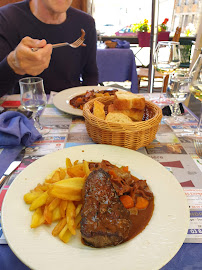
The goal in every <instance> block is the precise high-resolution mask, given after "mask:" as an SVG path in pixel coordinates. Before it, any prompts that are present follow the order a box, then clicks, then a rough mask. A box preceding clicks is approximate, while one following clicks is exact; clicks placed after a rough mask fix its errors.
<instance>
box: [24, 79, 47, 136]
mask: <svg viewBox="0 0 202 270" xmlns="http://www.w3.org/2000/svg"><path fill="white" fill-rule="evenodd" d="M19 84H20V98H21V104H22V106H23V107H24V109H25V110H27V111H32V112H33V115H32V117H33V119H34V126H35V128H36V129H37V130H38V131H39V133H41V134H46V133H48V130H47V129H44V128H43V127H42V125H41V123H40V121H39V116H40V113H41V111H42V110H43V109H44V107H45V105H46V103H47V97H46V94H45V91H44V85H43V79H42V78H40V77H27V78H23V79H21V80H19Z"/></svg>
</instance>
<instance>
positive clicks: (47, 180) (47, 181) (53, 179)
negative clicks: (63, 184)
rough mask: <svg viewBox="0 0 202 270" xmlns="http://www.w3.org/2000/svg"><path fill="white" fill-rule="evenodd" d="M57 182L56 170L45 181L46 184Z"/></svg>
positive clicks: (57, 173) (57, 171)
mask: <svg viewBox="0 0 202 270" xmlns="http://www.w3.org/2000/svg"><path fill="white" fill-rule="evenodd" d="M58 181H60V172H59V170H56V171H55V172H54V173H53V175H52V177H51V178H49V179H46V183H55V182H58Z"/></svg>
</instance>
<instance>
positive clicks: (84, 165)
mask: <svg viewBox="0 0 202 270" xmlns="http://www.w3.org/2000/svg"><path fill="white" fill-rule="evenodd" d="M83 170H84V172H85V175H86V176H87V177H88V175H89V174H90V169H89V166H88V162H87V161H86V160H84V161H83Z"/></svg>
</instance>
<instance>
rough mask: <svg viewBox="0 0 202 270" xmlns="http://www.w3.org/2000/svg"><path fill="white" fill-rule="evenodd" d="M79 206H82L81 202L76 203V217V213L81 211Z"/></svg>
mask: <svg viewBox="0 0 202 270" xmlns="http://www.w3.org/2000/svg"><path fill="white" fill-rule="evenodd" d="M81 208H82V204H81V203H80V204H78V205H77V207H76V217H77V216H78V214H79V213H80V211H81Z"/></svg>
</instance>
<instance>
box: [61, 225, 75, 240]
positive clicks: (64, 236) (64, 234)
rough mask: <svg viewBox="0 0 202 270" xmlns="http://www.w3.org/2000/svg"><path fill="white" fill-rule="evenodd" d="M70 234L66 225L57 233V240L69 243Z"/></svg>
mask: <svg viewBox="0 0 202 270" xmlns="http://www.w3.org/2000/svg"><path fill="white" fill-rule="evenodd" d="M71 236H72V234H71V232H70V231H69V230H68V226H67V224H66V225H65V226H64V228H63V229H62V230H61V232H60V233H59V238H60V239H61V240H62V241H63V242H64V243H67V242H69V240H70V238H71Z"/></svg>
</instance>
